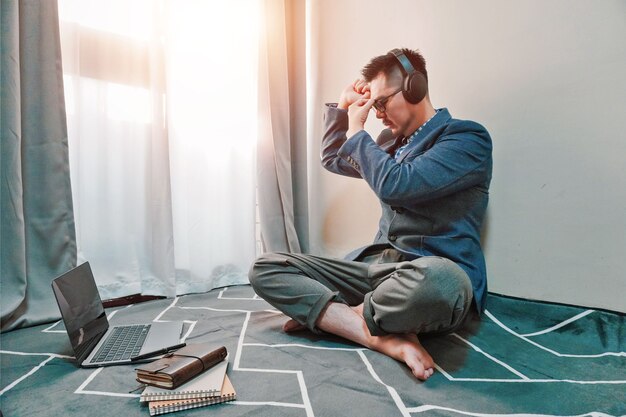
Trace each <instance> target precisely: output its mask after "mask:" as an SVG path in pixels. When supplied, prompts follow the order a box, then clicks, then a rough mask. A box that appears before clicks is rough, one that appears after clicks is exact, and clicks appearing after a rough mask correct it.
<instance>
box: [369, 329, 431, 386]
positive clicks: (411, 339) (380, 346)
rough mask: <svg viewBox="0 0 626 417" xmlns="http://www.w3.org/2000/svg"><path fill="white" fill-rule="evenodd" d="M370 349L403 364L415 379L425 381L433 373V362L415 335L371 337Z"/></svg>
mask: <svg viewBox="0 0 626 417" xmlns="http://www.w3.org/2000/svg"><path fill="white" fill-rule="evenodd" d="M372 339H373V345H372V348H373V349H375V350H377V351H379V352H381V353H384V354H385V355H387V356H390V357H392V358H394V359H396V360H398V361H400V362H404V363H405V364H406V365H407V366H408V367H409V368H410V369H411V373H413V375H415V377H416V378H419V379H421V380H422V381H425V380H426V379H428V378H429V377H430V376H431V375H432V374H433V373H434V372H435V362H434V361H433V358H432V357H431V356H430V355H429V354H428V352H427V351H426V349H424V347H423V346H422V344H421V343H420V342H419V339H418V338H417V335H415V334H404V335H399V334H398V335H396V334H390V335H386V336H372Z"/></svg>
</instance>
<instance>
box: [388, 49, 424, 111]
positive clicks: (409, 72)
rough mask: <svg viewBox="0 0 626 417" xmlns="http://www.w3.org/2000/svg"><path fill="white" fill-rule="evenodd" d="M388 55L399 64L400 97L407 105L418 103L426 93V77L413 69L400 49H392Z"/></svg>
mask: <svg viewBox="0 0 626 417" xmlns="http://www.w3.org/2000/svg"><path fill="white" fill-rule="evenodd" d="M389 53H390V54H392V55H393V56H395V57H396V59H397V60H398V62H399V63H400V70H401V71H402V75H403V78H404V79H403V81H402V95H403V96H404V98H405V100H406V101H408V102H409V103H412V104H417V103H419V102H420V101H422V100H423V99H424V97H426V93H428V81H426V77H425V76H424V74H422V73H421V72H419V71H417V70H416V69H415V68H413V65H411V61H409V58H407V56H406V55H404V52H402V51H401V50H400V49H392V50H391V51H389Z"/></svg>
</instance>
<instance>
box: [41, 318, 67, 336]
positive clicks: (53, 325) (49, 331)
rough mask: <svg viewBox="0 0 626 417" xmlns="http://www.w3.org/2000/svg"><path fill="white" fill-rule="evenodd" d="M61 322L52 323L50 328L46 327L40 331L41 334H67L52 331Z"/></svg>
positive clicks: (61, 331) (62, 331)
mask: <svg viewBox="0 0 626 417" xmlns="http://www.w3.org/2000/svg"><path fill="white" fill-rule="evenodd" d="M61 322H62V320H59V321H57V322H56V323H52V324H51V325H50V326H48V327H46V328H45V329H43V330H42V331H41V333H67V332H66V331H65V330H52V329H53V328H54V327H56V326H57V325H58V324H59V323H61Z"/></svg>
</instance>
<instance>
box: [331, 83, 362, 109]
mask: <svg viewBox="0 0 626 417" xmlns="http://www.w3.org/2000/svg"><path fill="white" fill-rule="evenodd" d="M362 98H370V84H369V83H368V82H367V81H365V80H364V79H362V78H357V79H356V80H355V81H354V82H353V83H352V84H350V85H348V86H346V88H344V90H343V91H342V92H341V96H340V97H339V103H338V104H337V107H339V108H340V109H344V110H348V107H350V105H351V104H352V103H354V102H355V101H357V100H360V99H362Z"/></svg>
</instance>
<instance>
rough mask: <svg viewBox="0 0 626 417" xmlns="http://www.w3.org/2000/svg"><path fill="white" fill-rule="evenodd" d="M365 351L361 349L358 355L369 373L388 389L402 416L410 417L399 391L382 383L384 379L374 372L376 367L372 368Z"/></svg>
mask: <svg viewBox="0 0 626 417" xmlns="http://www.w3.org/2000/svg"><path fill="white" fill-rule="evenodd" d="M363 350H365V349H361V350H359V351H358V352H357V353H358V354H359V356H360V357H361V360H362V361H363V363H364V364H365V367H366V368H367V370H368V371H369V373H370V375H371V376H372V378H374V380H375V381H376V382H378V383H380V384H382V385H384V386H385V387H386V388H387V391H389V395H391V398H392V399H393V401H394V403H395V404H396V407H398V410H400V412H401V413H402V416H403V417H410V416H411V415H410V414H409V410H408V409H407V408H406V405H404V401H402V398H400V395H399V394H398V391H396V389H395V388H393V387H392V386H389V385H387V384H385V383H384V382H383V381H382V379H380V377H379V376H378V374H377V373H376V371H374V367H373V366H372V364H371V363H370V361H369V360H367V357H366V356H365V353H363Z"/></svg>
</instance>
